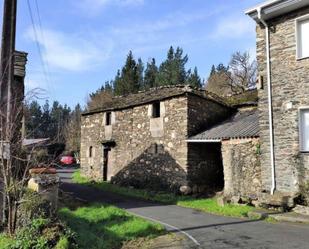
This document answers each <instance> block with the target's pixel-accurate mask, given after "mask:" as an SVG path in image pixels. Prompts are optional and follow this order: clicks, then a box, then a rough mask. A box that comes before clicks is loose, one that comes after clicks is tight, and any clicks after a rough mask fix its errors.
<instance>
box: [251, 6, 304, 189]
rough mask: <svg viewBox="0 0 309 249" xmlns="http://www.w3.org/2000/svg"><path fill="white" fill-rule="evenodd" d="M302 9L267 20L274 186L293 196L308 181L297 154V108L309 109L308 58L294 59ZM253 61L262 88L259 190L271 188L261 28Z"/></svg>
mask: <svg viewBox="0 0 309 249" xmlns="http://www.w3.org/2000/svg"><path fill="white" fill-rule="evenodd" d="M308 13H309V8H308V7H307V8H304V9H301V10H298V11H295V12H292V13H290V14H289V15H285V16H282V17H279V18H276V19H274V20H271V21H270V22H269V23H270V26H271V28H270V29H271V32H270V43H271V46H270V54H271V77H272V96H273V125H274V135H275V138H274V150H275V167H276V184H277V190H278V191H279V192H285V193H295V192H297V191H298V189H299V185H300V184H302V182H304V181H308V180H309V154H303V153H300V148H299V135H298V132H299V130H298V125H299V123H298V120H299V117H298V108H300V107H303V106H309V98H308V96H309V87H308V85H309V73H308V72H309V59H308V58H307V59H303V60H297V59H296V37H295V36H296V35H295V34H296V32H295V27H296V25H295V19H296V18H297V17H300V16H302V15H306V14H308ZM257 60H258V65H259V75H260V76H263V89H260V90H259V93H258V94H259V111H260V130H261V132H260V138H261V165H262V166H261V167H262V190H266V191H270V188H271V163H270V142H269V123H268V95H267V75H266V73H267V71H266V50H265V29H264V28H261V27H260V26H257Z"/></svg>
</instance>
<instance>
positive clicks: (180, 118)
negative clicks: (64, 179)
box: [81, 97, 188, 185]
mask: <svg viewBox="0 0 309 249" xmlns="http://www.w3.org/2000/svg"><path fill="white" fill-rule="evenodd" d="M151 109H152V104H149V105H142V106H136V107H134V108H130V109H124V110H119V111H116V112H114V115H115V120H114V123H113V124H112V127H108V129H110V128H111V129H112V139H113V140H114V141H115V143H116V146H115V147H112V148H111V152H110V156H109V168H108V179H109V180H110V179H111V178H112V176H118V180H117V181H118V182H119V178H121V175H122V176H125V175H126V174H124V172H127V171H129V172H131V174H130V175H131V176H132V177H133V176H135V175H136V174H135V173H133V171H134V170H135V169H137V171H140V172H143V174H145V178H147V174H148V171H147V170H149V168H151V167H150V166H148V165H149V162H150V161H151V166H152V167H154V165H156V162H155V161H157V164H158V165H160V167H162V171H161V172H160V174H161V175H162V174H163V173H166V172H168V170H169V169H167V168H166V167H165V166H164V165H163V164H162V162H170V161H171V160H172V161H173V165H171V168H175V171H176V170H179V171H181V172H185V171H186V168H187V143H186V138H187V122H188V121H187V120H188V119H187V98H186V97H178V98H171V99H168V100H165V101H162V102H161V117H159V118H152V117H151V114H152V110H151ZM106 128H107V127H106V126H105V124H104V113H98V114H93V115H88V116H83V117H82V145H81V164H82V171H83V173H84V174H85V175H87V176H88V177H91V178H94V179H102V176H103V168H102V165H103V148H102V142H103V141H104V140H106V137H105V129H106ZM154 145H157V146H158V147H159V148H161V152H160V153H150V152H149V151H150V149H151V148H152V147H153V146H154ZM90 146H92V147H93V152H94V153H93V158H89V155H87V151H88V149H89V147H90ZM167 158H169V160H167ZM157 173H158V172H157V171H156V170H154V172H151V174H155V175H157ZM138 174H139V172H138ZM133 178H134V177H133ZM175 179H178V177H177V176H176V174H175ZM171 181H173V180H172V179H171ZM125 182H128V179H126V181H125ZM180 183H181V182H180V181H179V184H180ZM166 184H167V185H172V184H171V183H170V182H167V183H166ZM132 185H134V183H133V184H132Z"/></svg>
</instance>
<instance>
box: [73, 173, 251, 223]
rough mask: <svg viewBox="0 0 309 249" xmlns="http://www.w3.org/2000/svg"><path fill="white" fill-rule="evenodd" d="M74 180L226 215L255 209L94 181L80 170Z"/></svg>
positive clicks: (132, 195)
mask: <svg viewBox="0 0 309 249" xmlns="http://www.w3.org/2000/svg"><path fill="white" fill-rule="evenodd" d="M73 181H74V182H75V183H79V184H84V185H87V186H92V187H95V188H97V189H101V190H104V191H109V192H113V193H117V194H120V195H124V196H130V197H136V198H141V199H145V200H151V201H157V202H161V203H164V204H175V205H178V206H182V207H188V208H193V209H197V210H200V211H204V212H208V213H212V214H218V215H224V216H231V217H247V214H248V212H249V211H251V210H253V207H250V206H238V205H231V204H228V205H225V206H224V207H221V206H219V205H218V204H217V200H216V198H208V199H206V198H204V199H196V198H193V197H189V196H177V195H174V194H171V193H163V192H159V193H153V192H149V191H147V190H141V189H128V188H125V187H120V186H117V185H113V184H110V183H107V182H92V181H90V180H89V179H87V178H85V177H83V176H81V174H80V171H76V172H75V173H74V174H73Z"/></svg>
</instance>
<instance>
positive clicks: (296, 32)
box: [295, 14, 309, 60]
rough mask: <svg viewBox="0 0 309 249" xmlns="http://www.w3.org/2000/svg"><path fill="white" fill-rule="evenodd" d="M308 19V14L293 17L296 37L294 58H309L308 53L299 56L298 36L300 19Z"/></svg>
mask: <svg viewBox="0 0 309 249" xmlns="http://www.w3.org/2000/svg"><path fill="white" fill-rule="evenodd" d="M306 20H309V14H307V15H304V16H301V17H298V18H296V19H295V37H296V60H303V59H306V58H309V55H307V56H300V45H299V42H300V38H299V23H300V22H302V21H306Z"/></svg>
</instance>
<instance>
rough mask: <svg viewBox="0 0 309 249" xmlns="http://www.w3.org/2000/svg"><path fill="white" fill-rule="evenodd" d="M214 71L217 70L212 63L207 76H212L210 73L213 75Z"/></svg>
mask: <svg viewBox="0 0 309 249" xmlns="http://www.w3.org/2000/svg"><path fill="white" fill-rule="evenodd" d="M216 72H217V71H216V67H215V65H212V67H211V70H210V75H209V77H210V76H212V75H214V74H215V73H216Z"/></svg>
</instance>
